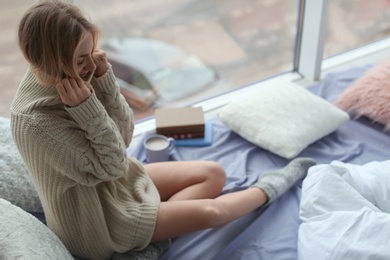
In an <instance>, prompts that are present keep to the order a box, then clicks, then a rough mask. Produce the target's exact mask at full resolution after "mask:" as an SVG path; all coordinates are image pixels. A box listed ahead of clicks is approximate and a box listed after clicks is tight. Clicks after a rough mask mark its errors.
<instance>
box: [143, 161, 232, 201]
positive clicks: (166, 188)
mask: <svg viewBox="0 0 390 260" xmlns="http://www.w3.org/2000/svg"><path fill="white" fill-rule="evenodd" d="M145 170H146V172H147V173H148V174H149V176H150V178H151V179H152V181H153V182H154V184H155V185H156V187H157V190H158V191H159V193H160V197H161V201H175V200H190V199H205V198H215V197H217V196H218V195H220V193H221V191H222V188H223V185H224V184H225V181H226V175H225V171H224V170H223V168H222V167H221V166H220V165H219V164H217V163H215V162H211V161H184V162H161V163H152V164H146V165H145Z"/></svg>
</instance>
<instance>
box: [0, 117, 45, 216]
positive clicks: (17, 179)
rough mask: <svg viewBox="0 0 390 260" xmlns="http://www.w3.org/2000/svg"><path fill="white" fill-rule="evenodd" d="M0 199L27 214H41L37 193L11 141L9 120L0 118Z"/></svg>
mask: <svg viewBox="0 0 390 260" xmlns="http://www.w3.org/2000/svg"><path fill="white" fill-rule="evenodd" d="M0 144H1V146H0V198H3V199H6V200H8V201H9V202H11V203H12V204H14V205H16V206H19V207H21V208H22V209H24V210H26V211H29V212H43V209H42V205H41V201H40V200H39V197H38V193H37V191H36V189H35V186H34V184H33V182H32V180H31V178H30V175H29V173H28V170H27V168H26V166H25V164H24V162H23V159H22V157H21V156H20V154H19V151H18V149H17V147H16V144H15V142H14V141H13V139H12V133H11V129H10V120H9V119H8V118H3V117H0Z"/></svg>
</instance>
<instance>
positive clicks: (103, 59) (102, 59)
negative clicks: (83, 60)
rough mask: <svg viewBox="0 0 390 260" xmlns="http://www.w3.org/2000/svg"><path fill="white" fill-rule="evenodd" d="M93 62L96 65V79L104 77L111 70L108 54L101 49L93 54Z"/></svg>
mask: <svg viewBox="0 0 390 260" xmlns="http://www.w3.org/2000/svg"><path fill="white" fill-rule="evenodd" d="M93 61H94V62H95V65H96V70H95V73H94V76H95V77H96V78H98V77H100V76H103V75H104V74H105V73H106V72H107V70H108V68H109V64H108V61H107V54H106V53H105V52H104V51H103V50H101V49H96V50H95V51H94V53H93Z"/></svg>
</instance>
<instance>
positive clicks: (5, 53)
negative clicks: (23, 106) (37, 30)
mask: <svg viewBox="0 0 390 260" xmlns="http://www.w3.org/2000/svg"><path fill="white" fill-rule="evenodd" d="M35 2H36V1H35V0H18V1H0V31H1V39H0V57H1V59H0V91H1V95H0V116H4V117H9V116H10V112H9V109H10V106H11V102H12V99H13V97H14V95H15V93H16V90H17V88H18V85H19V83H20V81H21V79H22V77H23V76H24V74H25V73H26V70H27V66H28V65H27V62H26V61H25V59H24V58H23V55H22V54H21V53H20V51H19V47H18V43H17V30H18V24H19V20H20V19H21V17H22V15H23V14H24V12H25V11H26V10H27V9H28V8H29V7H30V6H31V5H32V4H34V3H35Z"/></svg>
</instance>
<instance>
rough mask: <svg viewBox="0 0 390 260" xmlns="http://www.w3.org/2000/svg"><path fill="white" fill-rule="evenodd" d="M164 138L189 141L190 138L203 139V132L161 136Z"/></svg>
mask: <svg viewBox="0 0 390 260" xmlns="http://www.w3.org/2000/svg"><path fill="white" fill-rule="evenodd" d="M163 135H165V136H166V137H172V138H174V139H191V138H202V137H204V131H203V132H196V133H181V134H179V133H178V134H176V133H172V134H163Z"/></svg>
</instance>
